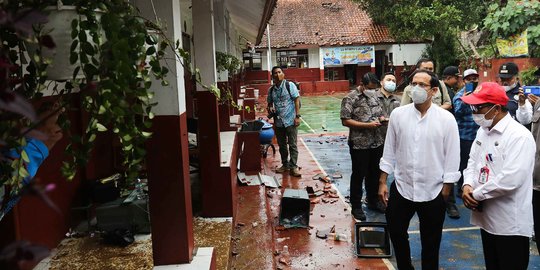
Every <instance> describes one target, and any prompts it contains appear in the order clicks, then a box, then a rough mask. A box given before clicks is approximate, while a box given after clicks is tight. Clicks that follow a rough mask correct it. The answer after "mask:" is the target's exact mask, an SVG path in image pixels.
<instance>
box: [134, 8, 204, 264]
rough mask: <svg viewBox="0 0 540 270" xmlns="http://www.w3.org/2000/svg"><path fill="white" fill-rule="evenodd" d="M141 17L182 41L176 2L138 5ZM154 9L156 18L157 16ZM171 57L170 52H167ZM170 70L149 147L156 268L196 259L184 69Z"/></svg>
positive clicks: (159, 93)
mask: <svg viewBox="0 0 540 270" xmlns="http://www.w3.org/2000/svg"><path fill="white" fill-rule="evenodd" d="M133 2H134V4H135V5H136V6H137V7H138V8H139V9H140V10H141V12H142V13H143V16H144V17H146V18H148V19H152V20H155V18H156V17H158V18H159V19H160V20H162V22H164V25H166V26H167V28H166V29H165V31H166V32H165V34H166V35H167V37H168V38H169V39H170V40H172V41H176V40H179V41H180V42H182V22H183V21H182V18H181V15H180V14H181V12H180V2H179V1H178V0H154V1H153V4H154V6H152V1H146V0H136V1H133ZM154 10H155V13H154ZM169 54H170V55H172V54H173V53H172V51H169ZM168 67H169V69H170V72H169V75H168V76H167V80H168V81H169V86H167V87H163V86H161V84H159V82H154V83H153V85H152V87H153V89H154V92H155V97H154V101H156V102H158V105H157V107H155V109H154V114H155V118H154V119H153V126H152V131H153V136H152V138H151V139H150V140H149V142H148V145H147V146H148V147H147V151H148V155H147V169H148V185H149V194H150V219H151V222H152V250H153V258H154V265H156V266H159V265H170V264H181V263H189V262H190V261H191V260H192V254H193V248H194V240H193V227H192V226H193V214H192V206H191V186H190V180H189V155H188V139H187V133H188V132H187V123H186V104H185V87H184V69H183V67H182V65H181V63H180V62H179V61H173V60H170V61H168Z"/></svg>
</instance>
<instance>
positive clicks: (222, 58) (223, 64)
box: [216, 51, 241, 76]
mask: <svg viewBox="0 0 540 270" xmlns="http://www.w3.org/2000/svg"><path fill="white" fill-rule="evenodd" d="M240 64H241V62H240V59H238V58H237V57H236V56H234V55H231V54H228V53H224V52H219V51H216V70H217V72H223V71H228V72H229V76H232V75H234V74H236V73H237V72H238V70H239V69H240Z"/></svg>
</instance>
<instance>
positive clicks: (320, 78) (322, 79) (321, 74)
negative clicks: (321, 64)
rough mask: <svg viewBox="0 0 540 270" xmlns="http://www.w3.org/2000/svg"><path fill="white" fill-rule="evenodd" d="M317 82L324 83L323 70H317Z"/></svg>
mask: <svg viewBox="0 0 540 270" xmlns="http://www.w3.org/2000/svg"><path fill="white" fill-rule="evenodd" d="M319 80H320V81H321V82H323V81H324V68H321V69H319Z"/></svg>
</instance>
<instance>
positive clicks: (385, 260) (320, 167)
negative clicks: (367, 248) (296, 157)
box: [300, 138, 396, 270]
mask: <svg viewBox="0 0 540 270" xmlns="http://www.w3.org/2000/svg"><path fill="white" fill-rule="evenodd" d="M300 141H301V142H302V144H303V145H304V147H305V148H306V150H307V151H308V153H309V155H310V156H311V158H312V159H313V160H314V161H315V164H317V167H318V168H319V170H321V172H322V173H323V174H325V175H326V172H325V171H324V169H323V168H322V166H321V164H319V161H318V160H317V158H315V155H313V152H311V150H309V147H307V145H306V143H305V142H304V139H303V138H300ZM332 188H333V189H335V190H336V191H337V194H338V196H339V198H340V199H341V202H343V204H344V205H345V208H347V211H350V210H351V206H350V205H349V204H348V203H347V202H345V197H343V195H342V194H341V193H340V192H339V189H337V187H336V185H334V184H333V183H332ZM382 261H383V263H384V264H385V265H386V267H388V269H389V270H396V268H394V266H393V265H392V263H391V262H390V261H389V260H388V259H384V258H383V259H382Z"/></svg>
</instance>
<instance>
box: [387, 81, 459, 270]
mask: <svg viewBox="0 0 540 270" xmlns="http://www.w3.org/2000/svg"><path fill="white" fill-rule="evenodd" d="M411 86H412V89H411V96H412V100H413V104H409V105H405V106H401V107H399V108H396V109H395V110H394V111H393V112H392V114H391V115H390V121H389V123H388V130H387V132H386V140H385V143H384V152H383V157H382V158H381V161H380V163H379V166H380V169H381V171H382V172H381V176H380V178H379V199H380V200H381V201H382V202H383V203H384V204H387V208H386V221H387V223H388V231H389V233H390V240H391V241H392V244H393V246H394V251H395V254H396V261H397V265H398V268H399V269H400V270H403V269H414V268H413V266H412V263H411V254H410V246H409V234H408V232H407V230H408V227H409V223H410V220H411V219H412V217H413V216H414V214H415V213H417V214H418V219H419V220H420V238H421V243H422V269H439V248H440V244H441V237H442V227H443V223H444V218H445V209H446V203H445V201H446V199H447V198H448V194H449V193H450V189H451V188H452V187H453V184H454V183H455V182H457V181H458V179H459V176H460V173H459V171H458V168H459V133H458V127H457V124H456V121H455V119H454V116H453V115H452V114H451V113H450V112H449V111H447V110H445V109H442V108H441V107H439V106H436V105H433V103H432V99H433V96H435V93H436V92H437V91H439V80H438V78H437V76H436V75H435V74H434V73H432V72H429V71H417V72H416V73H415V74H414V76H413V78H412V83H411ZM392 173H393V174H394V178H395V180H394V182H393V183H392V185H391V187H390V193H388V188H387V185H386V181H387V178H388V175H389V174H392ZM388 195H390V197H388Z"/></svg>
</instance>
